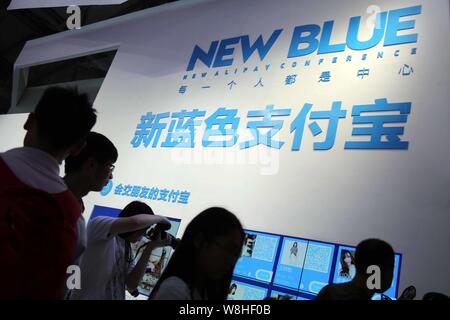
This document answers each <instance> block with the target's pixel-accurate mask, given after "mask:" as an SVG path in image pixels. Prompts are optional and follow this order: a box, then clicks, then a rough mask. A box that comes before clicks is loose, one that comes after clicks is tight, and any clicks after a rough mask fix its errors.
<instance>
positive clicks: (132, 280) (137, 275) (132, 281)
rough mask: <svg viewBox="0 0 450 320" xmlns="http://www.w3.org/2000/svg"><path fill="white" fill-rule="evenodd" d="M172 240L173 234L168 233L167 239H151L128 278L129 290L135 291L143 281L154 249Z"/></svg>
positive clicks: (166, 244) (127, 285) (127, 286)
mask: <svg viewBox="0 0 450 320" xmlns="http://www.w3.org/2000/svg"><path fill="white" fill-rule="evenodd" d="M171 240H172V235H170V234H167V237H166V239H164V240H154V241H151V242H150V243H149V244H148V245H147V246H146V247H145V249H144V251H143V252H142V255H141V257H140V258H139V261H138V262H137V263H136V266H135V267H134V269H133V270H132V271H131V272H130V274H129V275H128V277H127V280H126V288H127V290H128V291H130V292H131V291H134V290H136V288H137V287H138V285H139V282H141V280H142V278H143V277H144V273H145V270H146V269H147V264H148V260H149V259H150V255H151V254H152V251H153V250H154V249H156V248H159V247H165V246H168V245H169V244H170V242H171Z"/></svg>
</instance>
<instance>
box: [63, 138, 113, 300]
mask: <svg viewBox="0 0 450 320" xmlns="http://www.w3.org/2000/svg"><path fill="white" fill-rule="evenodd" d="M117 158H118V152H117V149H116V147H115V146H114V144H113V143H112V142H111V140H109V139H108V138H107V137H105V136H104V135H102V134H100V133H97V132H90V133H89V134H88V136H87V138H86V142H85V145H84V147H83V149H81V151H80V152H79V153H78V154H77V155H71V156H69V157H68V158H66V160H65V163H64V169H65V174H66V175H65V177H64V182H65V183H66V184H67V186H68V188H69V189H70V190H71V191H72V193H73V194H74V195H75V197H76V198H77V199H78V201H79V203H80V205H81V208H82V211H83V212H84V204H83V197H85V196H86V195H87V194H88V193H89V192H91V191H95V192H98V191H101V190H102V189H103V187H105V186H106V185H107V184H108V182H109V180H110V179H112V178H113V175H112V173H113V171H114V163H115V162H116V161H117ZM86 243H87V240H86V222H85V220H84V218H83V215H81V216H80V218H79V219H78V221H77V242H76V248H75V256H74V258H73V263H72V265H79V264H80V258H81V255H82V254H83V252H84V251H85V249H86ZM68 294H69V293H68V292H67V288H64V296H66V297H67V295H68Z"/></svg>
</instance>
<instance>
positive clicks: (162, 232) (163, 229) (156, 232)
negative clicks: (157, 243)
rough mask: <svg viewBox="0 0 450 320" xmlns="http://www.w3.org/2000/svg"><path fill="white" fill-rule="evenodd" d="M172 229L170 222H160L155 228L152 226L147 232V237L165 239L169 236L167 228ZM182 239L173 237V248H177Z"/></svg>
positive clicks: (171, 243)
mask: <svg viewBox="0 0 450 320" xmlns="http://www.w3.org/2000/svg"><path fill="white" fill-rule="evenodd" d="M169 229H170V224H167V223H158V224H157V225H156V226H154V227H153V228H150V229H148V230H147V232H146V233H145V237H146V238H147V239H149V240H151V241H154V240H156V239H158V238H159V237H160V239H161V240H164V239H166V238H167V235H168V233H167V230H169ZM180 241H181V240H180V239H178V238H175V237H172V240H171V241H170V244H169V246H171V247H172V248H173V249H176V247H177V246H178V244H179V243H180Z"/></svg>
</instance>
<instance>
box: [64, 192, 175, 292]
mask: <svg viewBox="0 0 450 320" xmlns="http://www.w3.org/2000/svg"><path fill="white" fill-rule="evenodd" d="M154 224H157V225H163V226H166V228H164V227H163V228H161V229H167V227H170V221H169V220H168V219H166V218H164V217H162V216H158V215H155V214H154V213H153V211H152V209H151V208H150V207H149V206H148V205H146V204H145V203H143V202H139V201H133V202H131V203H130V204H128V205H127V206H126V207H125V208H124V209H123V210H122V211H121V212H120V214H119V216H118V217H117V218H112V217H96V218H94V219H92V220H91V221H89V223H88V225H87V239H88V240H87V247H86V251H85V252H84V255H83V256H82V258H81V264H80V266H81V288H80V289H74V290H73V292H72V295H71V297H70V299H73V300H125V291H126V290H128V291H129V292H133V291H135V290H136V289H137V287H138V285H139V282H140V281H141V280H142V277H143V276H144V273H145V270H146V267H147V263H148V260H149V258H150V255H151V253H152V251H153V250H154V249H156V248H159V247H164V246H167V245H170V244H171V243H172V242H173V237H172V236H171V235H169V234H167V236H166V237H165V239H161V236H160V235H158V236H157V237H155V238H154V239H155V240H153V241H151V242H149V244H148V245H147V246H146V247H145V249H144V250H143V252H142V255H141V257H140V259H139V260H138V261H137V262H134V259H133V258H134V257H133V253H132V250H131V243H135V242H137V241H139V240H140V239H141V238H142V236H143V235H144V234H145V233H146V231H147V229H148V228H149V227H150V226H151V225H154Z"/></svg>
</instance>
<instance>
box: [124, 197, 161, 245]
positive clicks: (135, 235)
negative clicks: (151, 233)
mask: <svg viewBox="0 0 450 320" xmlns="http://www.w3.org/2000/svg"><path fill="white" fill-rule="evenodd" d="M138 214H150V215H154V213H153V210H152V208H150V207H149V206H148V205H146V204H145V203H143V202H140V201H133V202H131V203H129V204H128V205H127V206H126V207H125V208H123V210H122V211H121V212H120V213H119V216H118V217H119V218H127V217H132V216H135V215H138ZM146 231H147V229H146V228H145V229H141V230H136V231H132V232H126V233H121V234H119V236H120V237H121V238H123V239H125V240H127V241H129V242H137V241H139V240H140V239H141V238H142V237H143V236H144V234H145V232H146Z"/></svg>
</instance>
